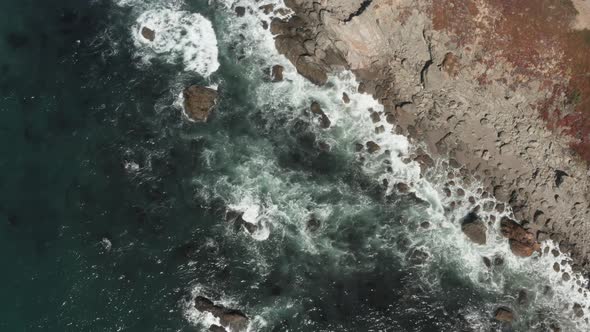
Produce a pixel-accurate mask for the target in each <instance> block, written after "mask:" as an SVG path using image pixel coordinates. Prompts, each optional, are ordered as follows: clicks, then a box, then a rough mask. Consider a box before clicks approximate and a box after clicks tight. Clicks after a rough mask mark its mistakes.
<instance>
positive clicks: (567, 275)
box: [561, 272, 572, 281]
mask: <svg viewBox="0 0 590 332" xmlns="http://www.w3.org/2000/svg"><path fill="white" fill-rule="evenodd" d="M571 278H572V277H570V274H569V273H567V272H564V273H563V274H562V275H561V279H563V281H570V279H571Z"/></svg>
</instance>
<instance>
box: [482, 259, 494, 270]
mask: <svg viewBox="0 0 590 332" xmlns="http://www.w3.org/2000/svg"><path fill="white" fill-rule="evenodd" d="M482 260H483V264H484V265H485V266H486V267H487V268H488V269H489V268H491V267H492V261H491V260H490V259H489V258H488V257H485V256H484V257H482Z"/></svg>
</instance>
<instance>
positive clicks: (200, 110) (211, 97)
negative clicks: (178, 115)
mask: <svg viewBox="0 0 590 332" xmlns="http://www.w3.org/2000/svg"><path fill="white" fill-rule="evenodd" d="M182 95H183V97H184V112H185V114H186V116H188V117H189V119H191V120H193V121H196V122H207V119H208V118H209V114H210V113H211V112H212V111H213V109H214V108H215V104H216V103H217V91H216V90H213V89H210V88H207V87H204V86H199V85H193V86H190V87H188V88H186V89H184V91H183V92H182Z"/></svg>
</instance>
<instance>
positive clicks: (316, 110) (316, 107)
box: [310, 101, 331, 129]
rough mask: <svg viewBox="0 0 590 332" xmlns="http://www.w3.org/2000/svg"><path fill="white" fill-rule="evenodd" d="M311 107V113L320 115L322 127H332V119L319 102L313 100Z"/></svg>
mask: <svg viewBox="0 0 590 332" xmlns="http://www.w3.org/2000/svg"><path fill="white" fill-rule="evenodd" d="M310 109H311V113H313V114H315V115H319V116H320V127H322V128H324V129H326V128H330V124H331V122H330V119H329V118H328V116H327V115H326V113H324V111H323V110H322V108H321V106H320V104H319V103H318V102H315V101H314V102H312V103H311V107H310Z"/></svg>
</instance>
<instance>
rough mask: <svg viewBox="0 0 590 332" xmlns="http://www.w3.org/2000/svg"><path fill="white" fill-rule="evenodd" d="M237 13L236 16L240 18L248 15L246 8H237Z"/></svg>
mask: <svg viewBox="0 0 590 332" xmlns="http://www.w3.org/2000/svg"><path fill="white" fill-rule="evenodd" d="M235 11H236V15H238V17H242V16H244V15H245V14H246V8H245V7H242V6H237V7H236V9H235Z"/></svg>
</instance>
